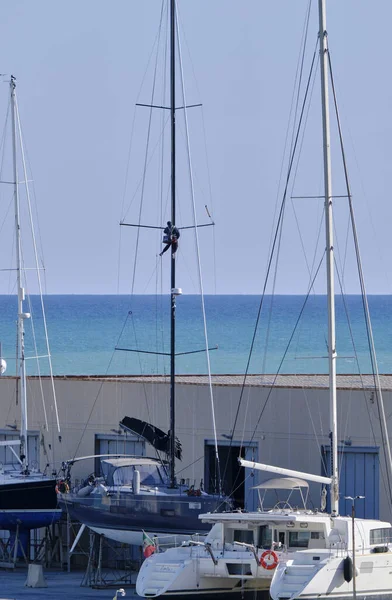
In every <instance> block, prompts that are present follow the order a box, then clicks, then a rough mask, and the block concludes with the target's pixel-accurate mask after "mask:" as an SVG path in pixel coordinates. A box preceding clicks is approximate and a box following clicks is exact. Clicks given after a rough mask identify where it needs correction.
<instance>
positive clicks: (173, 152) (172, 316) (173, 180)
mask: <svg viewBox="0 0 392 600" xmlns="http://www.w3.org/2000/svg"><path fill="white" fill-rule="evenodd" d="M175 49H176V3H175V0H170V138H171V140H170V141H171V222H172V226H173V227H175V224H176V105H175V102H176V63H175ZM174 252H175V248H174V247H173V244H172V245H171V261H170V264H171V267H170V269H171V290H170V293H171V312H170V487H172V488H174V487H176V476H175V461H176V456H175V448H176V438H175V416H176V414H175V413H176V410H175V409H176V406H175V403H176V397H175V374H176V293H175V291H176V261H175V260H174Z"/></svg>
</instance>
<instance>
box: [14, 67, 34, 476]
mask: <svg viewBox="0 0 392 600" xmlns="http://www.w3.org/2000/svg"><path fill="white" fill-rule="evenodd" d="M15 88H16V79H15V77H14V76H13V75H11V81H10V93H11V119H12V159H13V178H14V208H15V236H16V241H15V245H16V273H17V286H18V320H17V328H18V357H17V363H18V373H17V375H19V381H20V410H21V419H20V459H21V464H22V470H23V471H26V470H27V468H28V457H27V393H26V364H25V349H24V319H26V318H29V316H30V315H29V313H25V312H24V310H23V301H24V299H25V291H24V288H23V286H22V259H21V257H22V247H21V238H20V211H19V209H20V207H19V183H18V169H17V150H16V140H17V125H16V121H17V119H16V94H15Z"/></svg>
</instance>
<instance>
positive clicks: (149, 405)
mask: <svg viewBox="0 0 392 600" xmlns="http://www.w3.org/2000/svg"><path fill="white" fill-rule="evenodd" d="M55 388H56V393H57V402H58V407H59V416H60V422H61V439H62V441H61V442H60V441H59V438H58V433H57V431H56V430H55V428H54V427H53V426H52V423H54V408H53V402H52V400H51V398H52V395H51V388H50V380H48V379H44V380H43V390H44V393H45V397H46V408H47V414H48V419H49V423H50V431H45V429H44V416H43V408H42V401H41V397H40V386H39V382H38V380H37V379H34V378H31V379H29V380H28V392H29V404H30V407H31V408H30V412H29V429H37V430H40V431H41V433H42V435H43V442H44V443H43V445H42V451H43V448H46V449H47V452H48V454H49V456H50V455H51V453H52V451H53V454H54V461H55V464H56V467H57V468H58V467H59V466H60V464H61V461H63V460H66V459H69V458H72V457H74V456H75V455H76V456H84V455H89V454H94V439H95V438H94V436H95V434H96V433H101V434H113V432H112V431H111V430H112V429H118V422H119V421H120V419H122V418H123V417H124V416H125V415H128V416H134V417H137V418H140V419H144V420H146V421H149V422H151V423H153V424H155V425H157V426H158V427H160V428H162V429H164V430H168V428H169V402H168V397H169V386H168V384H167V383H162V382H155V383H154V382H153V381H152V382H148V383H142V382H140V381H137V380H136V379H135V380H132V379H125V378H118V379H112V380H99V379H89V378H61V377H59V378H56V380H55ZM240 391H241V388H240V386H237V385H218V386H215V387H214V404H215V412H216V422H217V428H218V440H221V441H225V442H226V443H227V438H225V437H223V435H222V434H225V435H230V434H231V433H232V428H233V423H234V419H235V415H236V412H237V407H238V402H239V397H240ZM372 398H373V397H372V394H371V392H370V391H369V392H364V391H362V390H339V391H338V406H339V433H338V438H339V440H348V439H351V443H352V445H353V446H375V445H379V446H381V437H380V426H379V420H378V411H377V405H376V404H375V403H374V400H373V399H372ZM0 403H1V411H0V429H3V428H5V427H6V424H12V423H14V421H16V424H17V425H19V422H20V417H19V407H18V406H15V380H14V379H13V378H9V377H1V378H0ZM384 403H385V412H386V414H387V417H389V416H390V415H391V414H392V392H391V391H388V392H385V393H384ZM176 405H177V427H176V430H177V435H178V437H179V438H180V440H181V442H182V445H183V461H182V465H183V466H184V467H186V468H185V470H184V471H183V472H182V473H181V476H183V477H189V478H191V479H192V480H193V479H196V480H197V481H198V480H200V479H203V478H204V458H203V457H204V444H205V441H206V440H211V439H213V428H212V417H211V402H210V394H209V388H208V386H205V385H191V384H182V383H179V384H178V385H177V386H176ZM328 415H329V408H328V390H326V389H314V388H313V389H310V388H283V387H282V388H274V389H273V390H272V391H271V389H270V388H268V387H261V386H249V387H246V389H245V391H244V394H243V398H242V404H241V407H240V410H239V416H238V421H237V424H236V429H235V431H234V438H233V439H234V440H235V441H238V442H241V441H242V440H244V441H245V442H249V441H250V440H253V441H254V442H256V443H257V444H258V459H259V461H260V462H264V463H268V464H273V465H277V466H282V467H288V468H293V469H296V470H303V471H307V472H309V473H320V472H321V457H320V452H319V448H320V446H321V445H322V444H329V438H328V432H329V416H328ZM373 432H374V434H375V437H376V441H375V440H374V436H373ZM50 447H51V449H52V450H51V449H50ZM147 454H150V455H153V452H152V451H149V450H148V449H147ZM380 457H381V469H380V475H381V477H380V517H381V518H385V519H390V518H391V512H390V509H389V507H388V504H389V503H388V501H387V498H386V493H385V484H384V481H385V479H384V478H385V465H384V459H383V453H382V451H380ZM44 460H45V459H44V458H43V457H42V461H41V465H42V464H44ZM187 465H190V466H187ZM180 468H182V467H180ZM93 469H94V465H93V462H92V461H90V463H89V464H87V465H86V463H84V464H83V465H80V466H78V467H76V468H75V470H74V475H76V476H84V475H86V474H87V473H89V472H91V471H93ZM269 477H271V475H268V474H265V475H264V474H261V473H260V474H257V476H256V477H255V480H254V483H255V484H256V483H257V482H260V481H262V480H265V479H267V478H269ZM311 492H312V499H313V502H314V505H315V506H319V505H320V500H319V493H320V490H319V486H317V485H316V484H312V485H311Z"/></svg>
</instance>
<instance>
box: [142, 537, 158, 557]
mask: <svg viewBox="0 0 392 600" xmlns="http://www.w3.org/2000/svg"><path fill="white" fill-rule="evenodd" d="M156 549H157V548H156V545H155V542H154V541H153V540H152V539H151V538H150V536H149V535H147V533H146V532H145V531H143V554H144V557H145V558H148V557H149V556H151V554H154V552H155V551H156Z"/></svg>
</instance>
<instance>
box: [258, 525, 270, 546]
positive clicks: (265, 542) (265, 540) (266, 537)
mask: <svg viewBox="0 0 392 600" xmlns="http://www.w3.org/2000/svg"><path fill="white" fill-rule="evenodd" d="M257 545H258V547H259V548H271V546H272V529H271V528H270V527H268V525H262V526H261V527H259V543H258V544H257Z"/></svg>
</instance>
